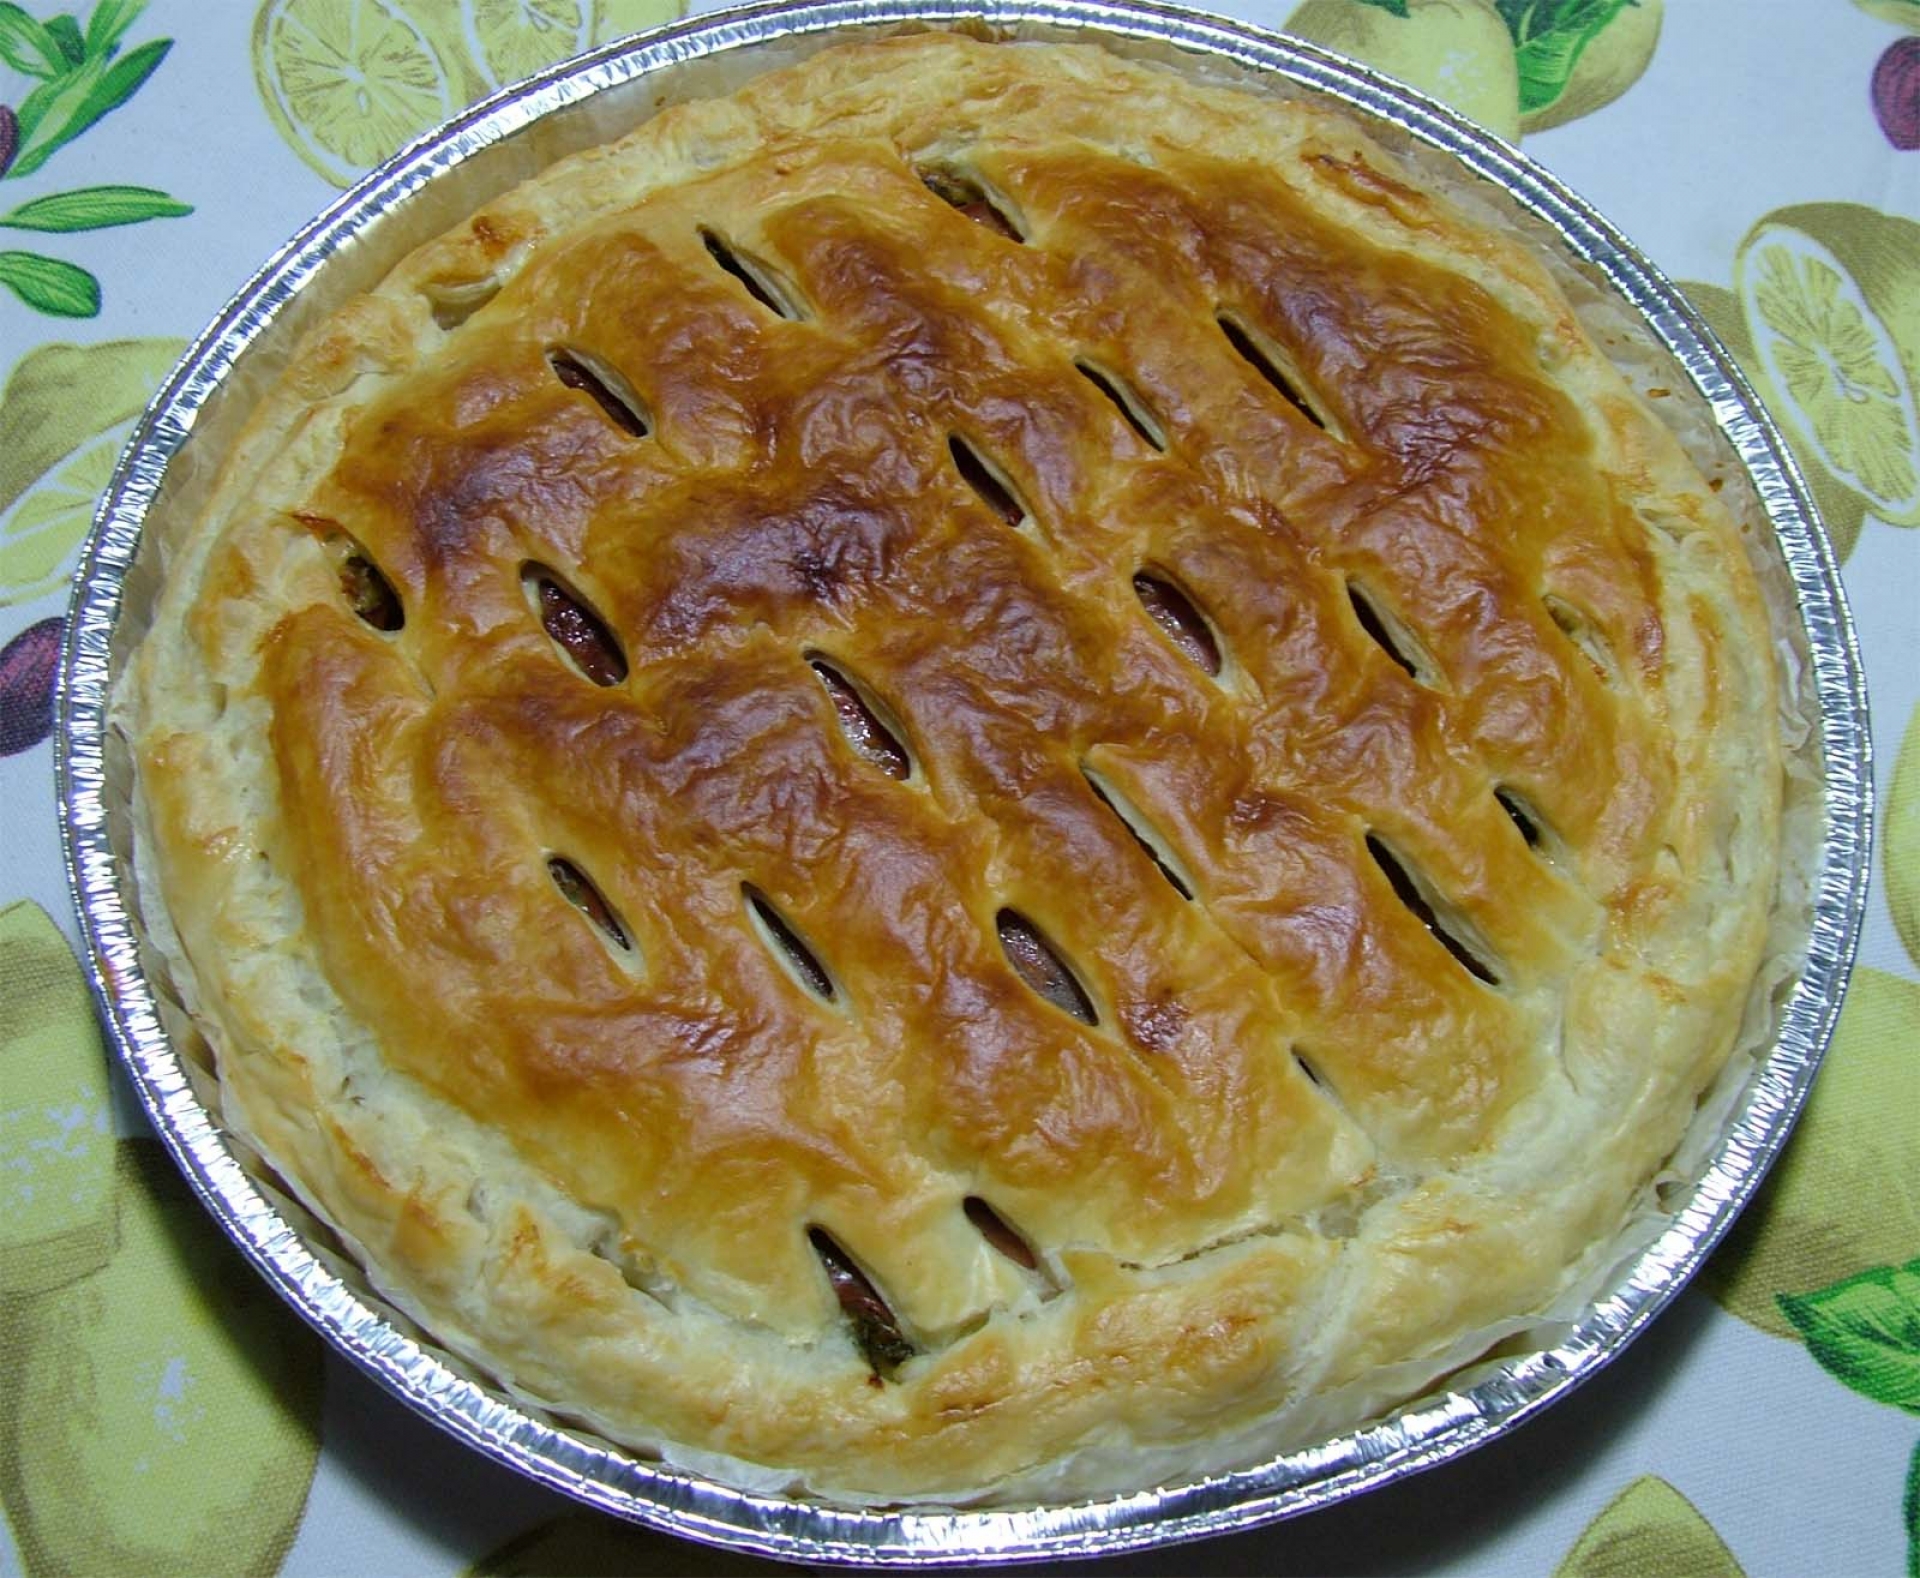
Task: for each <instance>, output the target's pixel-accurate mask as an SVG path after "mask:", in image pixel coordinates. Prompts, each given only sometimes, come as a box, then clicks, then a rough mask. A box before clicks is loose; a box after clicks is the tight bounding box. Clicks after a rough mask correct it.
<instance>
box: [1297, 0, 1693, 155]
mask: <svg viewBox="0 0 1920 1578" xmlns="http://www.w3.org/2000/svg"><path fill="white" fill-rule="evenodd" d="M1661 11H1662V0H1303V3H1302V4H1301V5H1300V6H1298V7H1297V8H1296V9H1295V10H1294V12H1293V14H1292V15H1291V16H1289V17H1288V18H1287V21H1286V31H1287V32H1289V33H1292V34H1294V35H1295V36H1296V37H1298V38H1304V39H1306V40H1308V41H1309V42H1310V43H1314V44H1319V45H1320V46H1322V47H1323V48H1325V49H1330V50H1333V51H1334V52H1335V53H1336V54H1342V55H1346V56H1349V57H1350V58H1352V59H1354V60H1358V61H1360V62H1361V63H1362V64H1364V65H1368V66H1372V67H1373V68H1374V69H1375V70H1376V71H1382V72H1385V73H1386V74H1387V75H1388V76H1390V77H1397V78H1399V79H1400V80H1401V81H1402V82H1404V83H1406V84H1407V85H1408V86H1410V87H1414V88H1418V89H1419V90H1420V91H1421V92H1423V93H1426V94H1428V95H1430V96H1431V97H1433V98H1436V99H1438V100H1439V101H1440V102H1441V103H1442V104H1445V105H1447V106H1448V107H1449V108H1450V109H1454V110H1457V111H1459V113H1460V114H1462V115H1464V116H1465V117H1466V118H1467V119H1468V120H1470V121H1473V122H1474V123H1475V124H1476V125H1479V126H1482V127H1485V128H1486V130H1488V131H1490V132H1492V133H1494V134H1495V135H1496V136H1499V137H1504V138H1505V139H1506V140H1507V141H1508V142H1512V143H1517V142H1519V141H1520V138H1521V135H1522V133H1524V132H1538V131H1545V130H1547V129H1548V128H1549V127H1553V126H1559V125H1563V124H1564V123H1566V122H1567V121H1570V120H1575V119H1577V118H1578V117H1580V116H1582V115H1590V114H1592V113H1593V112H1594V111H1595V110H1597V109H1601V108H1602V107H1604V106H1605V105H1608V104H1611V103H1612V102H1613V101H1614V100H1615V99H1617V98H1618V97H1619V96H1620V95H1621V94H1622V93H1624V92H1626V90H1627V89H1628V88H1630V87H1632V86H1633V84H1634V83H1635V82H1636V81H1638V80H1639V78H1640V75H1641V73H1642V72H1644V71H1645V70H1646V69H1647V63H1648V61H1650V60H1651V59H1652V58H1653V51H1654V46H1655V45H1656V44H1657V43H1658V42H1659V39H1660V20H1661Z"/></svg>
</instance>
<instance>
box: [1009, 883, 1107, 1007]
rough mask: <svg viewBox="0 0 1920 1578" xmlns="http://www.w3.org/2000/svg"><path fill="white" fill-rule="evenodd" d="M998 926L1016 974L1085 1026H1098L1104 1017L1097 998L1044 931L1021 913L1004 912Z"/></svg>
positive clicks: (1013, 911)
mask: <svg viewBox="0 0 1920 1578" xmlns="http://www.w3.org/2000/svg"><path fill="white" fill-rule="evenodd" d="M994 925H995V927H996V929H997V930H998V931H999V933H1000V946H1001V948H1002V949H1004V950H1005V952H1006V955H1007V962H1008V963H1009V964H1011V965H1012V966H1013V971H1014V974H1016V975H1017V976H1019V977H1020V979H1021V980H1023V981H1025V982H1026V983H1027V985H1028V986H1029V987H1031V988H1032V989H1033V991H1034V992H1035V994H1036V995H1038V996H1040V997H1042V998H1044V999H1046V1001H1047V1002H1049V1003H1051V1004H1053V1006H1054V1007H1055V1008H1057V1009H1059V1010H1060V1011H1061V1012H1062V1013H1063V1014H1071V1015H1072V1016H1073V1017H1074V1018H1075V1019H1077V1020H1079V1021H1080V1023H1081V1024H1083V1025H1097V1024H1099V1023H1100V1016H1099V1014H1098V1013H1096V1012H1095V1011H1094V1007H1093V999H1092V998H1091V997H1090V996H1089V995H1088V994H1087V989H1086V988H1085V987H1084V986H1082V985H1081V984H1080V978H1079V976H1077V975H1076V974H1075V973H1074V971H1073V968H1072V966H1070V965H1069V964H1068V963H1067V962H1066V960H1065V959H1063V958H1062V957H1061V956H1060V954H1059V953H1058V951H1057V950H1056V949H1055V948H1054V946H1053V944H1052V943H1050V942H1048V941H1047V939H1046V936H1045V935H1044V934H1043V933H1042V932H1041V930H1040V928H1039V927H1037V926H1035V925H1034V924H1033V922H1032V921H1030V920H1028V919H1027V918H1026V916H1024V915H1022V914H1020V913H1019V912H1018V911H1017V910H1002V911H1001V912H1000V913H999V915H998V916H997V917H996V918H995V921H994Z"/></svg>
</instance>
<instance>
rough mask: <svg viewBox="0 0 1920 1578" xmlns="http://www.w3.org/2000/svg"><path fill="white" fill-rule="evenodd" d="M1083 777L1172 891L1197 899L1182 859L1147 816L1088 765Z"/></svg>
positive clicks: (1083, 771) (1082, 774) (1187, 897)
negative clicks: (1156, 868)
mask: <svg viewBox="0 0 1920 1578" xmlns="http://www.w3.org/2000/svg"><path fill="white" fill-rule="evenodd" d="M1080 773H1081V776H1082V777H1084V778H1085V779H1086V780H1087V787H1088V788H1089V789H1091V790H1092V791H1093V792H1094V794H1095V795H1096V796H1097V797H1098V799H1099V801H1100V803H1101V804H1102V805H1104V806H1105V807H1106V808H1107V809H1108V810H1109V811H1111V812H1112V813H1113V814H1114V818H1115V820H1117V821H1118V822H1119V823H1120V825H1121V826H1122V827H1124V828H1126V830H1127V831H1128V832H1129V833H1131V834H1132V835H1133V840H1134V842H1135V843H1136V844H1138V845H1139V846H1140V847H1141V849H1143V850H1144V851H1146V855H1147V858H1148V859H1149V860H1151V861H1152V862H1153V863H1154V865H1155V866H1157V867H1159V869H1160V875H1161V876H1163V877H1165V878H1166V879H1167V882H1168V884H1169V885H1170V886H1171V887H1172V888H1173V891H1174V892H1176V893H1178V894H1179V895H1180V897H1181V898H1183V899H1191V898H1192V897H1193V895H1194V882H1193V878H1192V877H1191V876H1189V875H1188V874H1187V870H1186V867H1185V866H1184V865H1183V864H1182V863H1181V860H1180V857H1179V856H1178V855H1176V854H1175V853H1174V852H1173V849H1172V847H1171V846H1170V845H1169V844H1168V843H1167V841H1166V840H1165V839H1164V838H1162V837H1161V836H1160V834H1159V832H1158V831H1157V830H1156V829H1155V828H1154V825H1153V824H1152V823H1151V822H1150V821H1148V820H1147V817H1146V814H1145V813H1144V812H1143V811H1141V809H1140V808H1139V807H1138V806H1137V805H1135V804H1134V803H1133V802H1132V801H1131V800H1129V799H1128V798H1127V797H1126V796H1125V795H1124V794H1122V793H1121V792H1120V791H1119V790H1118V789H1117V788H1115V787H1114V785H1113V783H1112V782H1111V781H1110V780H1108V779H1107V778H1105V777H1104V776H1102V775H1101V774H1100V773H1099V772H1097V771H1095V770H1094V769H1093V768H1091V767H1089V766H1088V765H1087V764H1086V763H1085V762H1082V763H1081V764H1080Z"/></svg>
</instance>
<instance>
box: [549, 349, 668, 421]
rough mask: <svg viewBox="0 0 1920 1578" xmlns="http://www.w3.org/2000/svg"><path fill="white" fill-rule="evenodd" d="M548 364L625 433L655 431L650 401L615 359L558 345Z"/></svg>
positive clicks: (569, 385)
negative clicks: (632, 382)
mask: <svg viewBox="0 0 1920 1578" xmlns="http://www.w3.org/2000/svg"><path fill="white" fill-rule="evenodd" d="M547 365H548V366H549V367H551V368H552V369H553V376H554V377H556V378H558V379H559V380H560V382H561V383H563V384H565V385H566V386H567V388H569V389H578V390H579V391H580V392H581V393H582V394H584V395H587V396H589V397H590V398H591V399H592V401H593V403H594V404H595V405H597V406H599V407H600V409H601V410H602V411H604V412H605V413H606V416H607V420H608V421H609V422H611V423H612V424H613V425H614V426H615V427H617V428H619V429H620V430H621V431H622V432H623V433H630V434H632V435H633V437H635V438H645V437H646V436H647V435H648V434H649V433H651V432H652V431H653V417H652V415H651V414H650V413H649V412H648V410H647V403H646V401H644V400H642V399H641V398H640V394H639V391H638V390H636V389H635V388H634V387H633V385H632V384H631V383H629V382H628V381H627V379H626V376H625V375H624V374H623V373H622V372H621V371H620V369H619V368H617V367H615V366H613V365H612V364H611V363H609V362H606V361H603V360H601V359H600V358H599V357H598V356H595V355H594V354H593V353H592V352H590V351H576V350H574V349H573V348H572V347H570V346H565V345H556V346H554V347H553V348H552V349H551V350H549V351H548V352H547Z"/></svg>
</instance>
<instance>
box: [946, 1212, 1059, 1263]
mask: <svg viewBox="0 0 1920 1578" xmlns="http://www.w3.org/2000/svg"><path fill="white" fill-rule="evenodd" d="M964 1209H965V1211H966V1213H967V1220H968V1221H969V1222H971V1223H972V1224H973V1226H974V1230H975V1231H976V1232H978V1233H979V1235H980V1236H981V1237H982V1238H984V1239H985V1240H986V1241H987V1243H988V1244H989V1245H990V1246H991V1247H992V1248H993V1249H995V1250H997V1251H998V1252H999V1253H1000V1254H1002V1255H1004V1256H1005V1257H1006V1258H1007V1259H1008V1260H1011V1261H1012V1262H1013V1263H1014V1264H1015V1265H1016V1266H1019V1267H1020V1268H1021V1269H1023V1270H1026V1271H1038V1270H1039V1269H1040V1257H1039V1256H1038V1255H1036V1254H1034V1252H1033V1246H1032V1245H1031V1244H1029V1243H1028V1242H1027V1240H1026V1238H1025V1236H1024V1235H1023V1234H1021V1233H1020V1232H1019V1231H1018V1230H1017V1229H1016V1228H1014V1227H1013V1226H1012V1225H1011V1224H1010V1223H1009V1222H1008V1221H1007V1219H1006V1218H1005V1217H1003V1216H1002V1215H1001V1214H1000V1213H999V1212H998V1211H996V1210H994V1208H993V1207H992V1206H990V1205H988V1204H987V1202H986V1201H984V1200H982V1199H981V1198H980V1196H978V1195H977V1194H970V1195H968V1196H967V1198H966V1202H965V1206H964Z"/></svg>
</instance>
